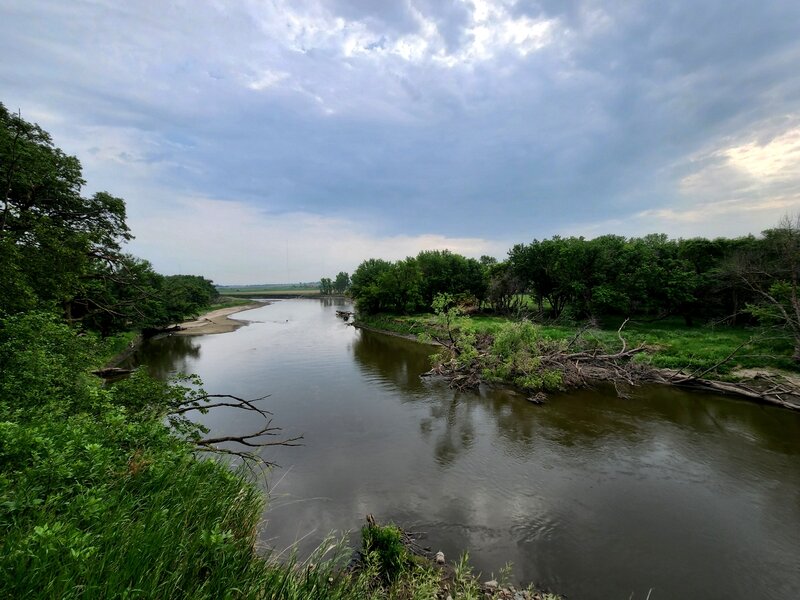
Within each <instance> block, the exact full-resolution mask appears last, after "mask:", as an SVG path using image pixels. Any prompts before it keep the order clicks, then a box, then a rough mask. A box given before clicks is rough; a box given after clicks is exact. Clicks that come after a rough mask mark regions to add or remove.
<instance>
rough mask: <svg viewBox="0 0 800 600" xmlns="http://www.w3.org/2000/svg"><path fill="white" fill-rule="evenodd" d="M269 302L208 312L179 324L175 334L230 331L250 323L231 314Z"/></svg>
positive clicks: (204, 333)
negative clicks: (232, 316)
mask: <svg viewBox="0 0 800 600" xmlns="http://www.w3.org/2000/svg"><path fill="white" fill-rule="evenodd" d="M267 304H269V302H266V301H265V302H250V303H248V304H243V305H240V306H228V307H226V308H219V309H217V310H212V311H210V312H207V313H205V314H203V315H201V316H199V317H198V318H197V319H194V320H192V321H185V322H183V323H181V324H180V325H178V329H176V330H175V331H174V332H173V334H174V335H209V334H217V333H229V332H231V331H236V330H237V329H239V328H240V327H244V326H245V325H247V324H248V321H242V320H239V319H231V318H230V316H231V315H234V314H236V313H240V312H243V311H245V310H251V309H253V308H258V307H260V306H266V305H267Z"/></svg>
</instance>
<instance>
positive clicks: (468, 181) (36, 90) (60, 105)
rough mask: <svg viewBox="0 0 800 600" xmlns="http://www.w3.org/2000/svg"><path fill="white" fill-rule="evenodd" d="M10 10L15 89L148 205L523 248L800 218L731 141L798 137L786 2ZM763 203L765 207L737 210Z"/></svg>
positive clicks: (741, 228)
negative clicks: (698, 216)
mask: <svg viewBox="0 0 800 600" xmlns="http://www.w3.org/2000/svg"><path fill="white" fill-rule="evenodd" d="M5 12H6V15H7V18H6V19H4V20H3V21H2V23H0V51H2V52H3V55H4V56H5V57H7V60H5V61H4V62H3V64H2V65H0V100H2V101H3V102H5V103H7V104H9V105H10V106H11V107H14V108H15V107H17V106H19V107H20V108H22V110H23V114H27V115H28V117H29V118H32V119H34V120H38V121H40V122H41V124H42V125H43V126H45V128H47V129H48V130H50V131H52V132H53V134H54V136H55V139H56V142H57V143H58V144H59V145H61V146H62V147H64V148H65V149H66V150H68V151H70V152H73V153H76V154H78V155H79V156H80V158H81V159H82V161H83V162H84V164H85V167H86V175H87V179H88V180H89V182H90V185H91V186H95V187H108V188H110V189H111V191H113V192H116V193H121V192H120V191H119V190H118V189H116V188H118V187H121V188H123V190H124V191H125V195H126V198H127V199H128V202H129V204H130V205H131V212H132V214H142V215H144V214H146V213H147V214H150V213H153V212H154V213H156V214H157V213H158V211H159V210H162V209H164V208H166V205H168V204H169V202H170V199H169V194H168V193H165V192H164V190H172V193H173V194H174V196H175V198H177V197H182V198H185V197H191V196H197V195H199V196H202V197H208V198H216V199H222V200H229V201H231V202H236V203H240V204H242V203H243V204H249V205H251V206H253V207H254V208H259V209H260V210H263V211H266V213H265V214H267V213H268V214H272V215H280V214H284V213H297V212H302V213H306V214H311V215H318V216H320V217H321V218H331V217H335V218H342V219H346V220H347V221H348V222H349V223H353V224H354V223H360V224H362V225H364V224H369V225H368V226H369V227H370V228H371V230H370V231H369V232H359V233H360V234H368V235H370V236H373V235H374V236H397V235H409V236H422V235H425V234H437V235H440V236H447V237H451V238H465V237H466V238H470V239H477V238H484V239H491V240H512V241H524V240H526V239H529V238H531V237H534V236H538V237H543V236H549V235H552V234H553V233H556V232H564V231H566V232H569V231H570V230H571V229H572V230H575V231H577V230H578V229H580V230H582V231H594V230H595V229H596V227H597V226H603V225H604V226H607V227H609V228H611V229H614V228H616V229H617V230H620V231H622V230H624V231H625V232H630V233H645V232H647V231H653V230H662V231H666V232H667V233H675V234H681V235H697V234H703V233H704V230H703V224H702V223H695V224H694V225H692V224H691V223H692V220H691V219H688V220H687V219H686V218H682V219H683V220H681V219H677V220H676V218H675V215H678V214H679V213H680V214H683V215H687V214H695V213H696V212H697V210H698V207H705V208H704V210H710V211H711V212H712V213H713V214H717V215H718V223H724V224H725V225H724V227H723V230H722V231H721V232H720V231H716V233H730V234H739V233H744V232H745V231H746V230H747V229H746V228H747V227H750V226H753V224H754V223H757V224H758V226H760V224H761V223H762V222H763V223H766V224H769V222H770V220H772V221H774V220H776V219H777V217H778V216H779V215H780V214H781V213H782V212H785V211H786V210H788V209H793V208H796V207H800V197H798V195H797V194H798V189H800V187H799V186H798V185H797V180H796V179H794V177H795V176H787V177H788V180H786V178H783V179H781V180H780V181H778V182H776V181H773V180H770V181H766V180H763V178H762V179H759V178H754V177H753V176H752V173H750V174H748V173H745V172H744V171H747V169H748V168H749V167H746V165H745V164H744V163H743V162H742V161H739V162H738V163H736V162H734V161H733V160H732V159H731V157H730V156H729V155H728V154H726V151H727V149H730V148H737V147H746V146H747V144H751V143H752V144H756V145H757V146H758V145H761V146H764V147H770V148H772V149H773V150H774V151H777V150H775V149H776V148H779V146H777V145H773V146H769V144H770V142H771V141H772V140H774V139H776V138H780V139H783V138H781V136H784V135H785V134H786V133H787V132H789V131H791V130H793V128H795V127H796V126H797V125H796V122H797V118H798V115H800V78H798V77H797V75H796V74H795V71H796V65H797V64H800V42H798V39H797V36H796V31H797V25H798V23H800V5H798V4H797V3H794V2H790V1H788V0H787V1H785V2H775V3H769V4H768V5H759V4H756V3H752V2H745V1H736V2H722V1H721V0H719V1H717V2H706V3H702V4H700V5H698V4H697V3H690V2H680V3H666V4H665V3H661V4H653V3H619V4H613V5H608V4H607V3H599V2H594V1H590V0H587V1H584V2H578V3H561V2H549V1H540V2H533V1H522V0H520V1H518V2H511V1H507V2H505V1H501V0H492V1H489V0H475V2H461V1H458V0H454V1H452V2H434V1H433V0H417V1H411V2H407V3H406V2H403V3H400V2H398V3H375V2H367V1H365V0H335V1H331V2H317V1H312V0H308V1H303V2H282V1H276V2H274V3H269V4H267V3H260V2H256V1H255V0H253V1H251V2H244V3H237V4H226V3H211V2H209V3H201V2H191V3H170V4H163V5H162V4H153V3H147V2H128V3H124V4H119V3H116V2H105V3H102V2H91V3H89V2H74V3H69V4H64V3H62V2H55V1H52V2H48V1H44V0H36V1H25V2H22V1H12V2H8V3H7V8H6V10H5ZM743 156H744V159H746V160H757V159H758V157H757V156H756V155H755V154H753V153H752V152H751V153H749V154H747V153H746V154H745V155H743ZM744 159H743V160H744ZM709 161H710V162H711V163H714V164H716V165H718V168H717V170H716V171H713V170H709V169H708V168H707V166H708V164H709ZM720 165H721V166H720ZM720 169H721V170H720ZM743 169H744V171H743ZM720 173H723V175H720ZM692 177H694V179H693V180H692ZM687 178H689V180H690V181H695V182H697V181H700V180H702V181H703V182H705V183H704V184H703V185H700V184H697V185H694V186H693V187H692V186H687V185H686V181H687ZM719 181H724V182H726V185H724V186H722V185H711V184H709V182H719ZM737 182H738V183H737ZM142 190H159V192H158V193H151V192H147V193H144V192H143V191H142ZM748 202H749V203H750V204H753V205H757V206H759V207H762V208H761V209H760V210H761V212H760V213H759V214H760V215H762V218H761V220H758V219H757V220H755V221H753V220H752V219H748V220H742V219H741V218H738V219H737V218H735V215H737V214H740V213H741V211H742V210H744V208H743V207H745V206H746V205H747V204H748ZM182 206H183V209H186V206H185V205H182ZM769 207H771V208H769ZM693 211H694V212H693ZM726 211H727V212H726ZM637 215H639V216H637ZM641 215H646V218H645V217H642V216H641ZM364 226H366V225H364ZM604 232H605V231H597V233H604ZM159 251H163V250H159ZM149 258H152V259H154V260H155V261H156V263H158V257H157V256H150V257H149Z"/></svg>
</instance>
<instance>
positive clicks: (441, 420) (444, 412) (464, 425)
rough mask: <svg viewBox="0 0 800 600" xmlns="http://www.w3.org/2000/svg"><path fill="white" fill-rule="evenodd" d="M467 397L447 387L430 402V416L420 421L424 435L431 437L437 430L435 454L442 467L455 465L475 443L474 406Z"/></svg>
mask: <svg viewBox="0 0 800 600" xmlns="http://www.w3.org/2000/svg"><path fill="white" fill-rule="evenodd" d="M465 396H466V394H463V393H461V392H457V391H455V390H451V389H449V388H443V389H442V391H441V393H438V394H436V395H435V400H436V401H435V402H433V403H431V405H430V417H426V418H424V419H422V421H421V422H420V430H421V432H422V434H423V437H430V435H431V433H432V432H434V431H435V432H436V442H435V444H434V457H435V458H436V462H437V463H438V464H439V465H441V466H447V465H450V464H452V463H453V462H454V461H455V459H456V458H457V457H458V455H459V454H461V453H463V452H465V451H467V450H469V449H470V448H471V447H472V446H473V444H474V443H475V421H474V418H473V414H472V413H473V409H474V405H473V404H472V403H471V402H470V401H469V398H465ZM434 425H438V427H434Z"/></svg>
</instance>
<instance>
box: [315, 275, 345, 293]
mask: <svg viewBox="0 0 800 600" xmlns="http://www.w3.org/2000/svg"><path fill="white" fill-rule="evenodd" d="M349 289H350V275H349V274H348V273H346V272H345V271H339V274H338V275H336V278H335V279H331V278H330V277H323V278H322V279H320V280H319V293H320V294H322V295H323V296H330V295H332V294H344V293H345V292H347V291H348V290H349Z"/></svg>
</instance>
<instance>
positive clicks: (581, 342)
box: [354, 314, 800, 411]
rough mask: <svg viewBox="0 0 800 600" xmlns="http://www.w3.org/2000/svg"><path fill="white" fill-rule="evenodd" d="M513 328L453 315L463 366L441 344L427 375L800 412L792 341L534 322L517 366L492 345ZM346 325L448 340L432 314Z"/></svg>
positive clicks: (667, 327)
mask: <svg viewBox="0 0 800 600" xmlns="http://www.w3.org/2000/svg"><path fill="white" fill-rule="evenodd" d="M515 323H516V324H518V323H519V322H517V321H515V320H512V319H510V318H506V317H497V316H476V317H471V318H464V317H461V318H460V320H459V322H458V323H457V324H454V326H455V328H454V331H455V330H458V331H459V335H460V332H461V331H464V332H468V336H469V338H470V342H469V344H468V345H469V346H470V348H469V351H468V352H467V355H469V356H470V359H469V361H468V362H465V361H464V360H463V358H464V356H463V355H461V350H460V349H458V348H453V347H451V346H453V344H450V343H444V345H445V346H446V347H448V348H449V349H450V350H451V351H453V350H455V351H454V352H452V355H451V356H449V357H446V360H440V361H439V362H438V363H437V364H436V365H434V369H433V372H435V373H438V374H441V375H443V376H445V377H447V378H448V379H450V381H451V384H454V385H455V386H456V387H459V388H461V389H466V388H470V387H475V386H477V385H478V384H479V383H481V382H490V383H503V384H509V385H512V386H515V387H518V388H521V389H522V390H523V391H525V392H526V393H529V394H531V399H532V400H534V401H536V402H540V401H542V400H543V398H544V393H547V392H555V391H559V390H565V389H576V388H580V387H585V386H587V385H591V384H592V383H593V382H599V381H605V382H610V383H612V384H614V385H615V387H617V389H618V392H619V393H621V394H623V395H626V394H625V392H624V391H622V390H623V389H624V388H627V387H634V386H636V385H639V384H647V383H656V384H663V385H674V386H679V387H683V388H686V389H694V390H698V391H704V392H715V393H721V394H727V395H734V396H738V397H741V398H746V399H748V400H752V401H755V402H760V403H765V404H772V405H776V406H780V407H782V408H787V409H790V410H794V411H800V379H799V378H798V373H797V371H796V368H794V363H793V361H792V359H791V350H792V347H791V345H790V344H788V343H787V342H786V341H785V340H782V339H780V338H776V337H774V336H773V337H768V336H765V335H763V333H762V332H760V331H758V330H754V329H745V328H733V327H714V328H704V327H693V328H687V327H685V326H681V325H679V324H677V323H676V322H675V321H669V320H664V321H661V322H655V323H645V322H639V323H631V324H630V325H628V322H627V321H626V322H625V323H623V324H622V326H620V325H617V324H615V325H616V328H614V329H612V328H610V327H609V328H602V327H597V326H595V327H592V328H590V327H583V328H580V327H575V326H573V327H570V326H567V325H538V324H535V325H531V331H530V332H528V333H527V334H525V335H527V336H528V337H529V338H530V339H528V340H527V341H526V342H525V343H521V342H522V340H516V342H515V343H516V344H517V347H516V349H515V350H514V352H515V353H517V354H518V355H519V356H517V359H520V360H523V361H525V362H528V365H527V366H525V367H524V368H520V366H519V365H516V366H515V365H513V364H512V363H513V362H514V359H512V358H511V356H510V355H509V349H508V348H505V349H504V350H500V351H499V354H498V351H497V350H495V349H494V348H493V343H494V340H495V337H496V336H497V335H498V334H501V335H504V336H507V335H508V333H509V331H510V330H509V326H511V325H513V324H515ZM626 325H628V326H627V327H626ZM354 326H356V327H359V328H363V329H367V330H370V331H374V332H380V333H385V334H388V335H393V336H399V337H403V338H405V339H409V340H417V341H422V342H424V343H430V342H431V341H433V343H437V342H438V341H439V340H444V341H445V342H447V340H448V337H449V336H448V335H446V334H445V333H444V331H443V329H442V323H441V322H440V321H438V320H437V317H436V316H434V315H416V316H402V315H386V314H381V315H369V316H360V317H359V318H358V319H357V321H356V322H355V323H354ZM623 329H624V331H623ZM501 332H502V333H501ZM473 338H474V339H473ZM456 345H458V344H456ZM534 346H535V347H534ZM473 352H474V353H475V354H474V356H473V355H472V354H473ZM523 355H524V356H523ZM531 360H532V361H534V363H535V365H534V363H530V362H529V361H531ZM509 361H511V362H509ZM501 363H502V364H501ZM531 365H533V366H531ZM620 386H622V387H620Z"/></svg>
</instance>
